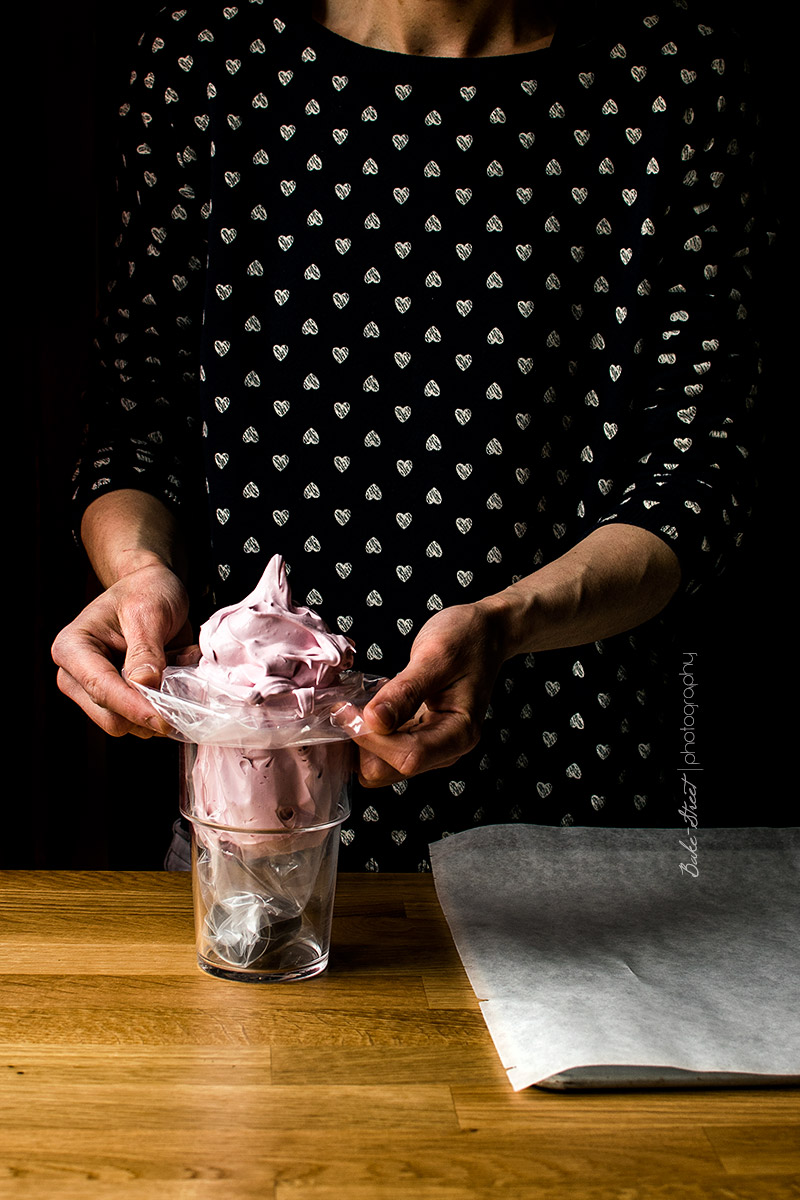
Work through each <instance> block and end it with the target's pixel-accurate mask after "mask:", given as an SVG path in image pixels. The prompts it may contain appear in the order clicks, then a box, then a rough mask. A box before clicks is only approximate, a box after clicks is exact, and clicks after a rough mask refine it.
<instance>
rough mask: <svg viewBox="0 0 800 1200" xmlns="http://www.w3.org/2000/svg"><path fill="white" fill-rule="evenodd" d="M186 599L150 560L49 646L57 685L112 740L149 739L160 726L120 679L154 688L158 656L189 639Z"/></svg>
mask: <svg viewBox="0 0 800 1200" xmlns="http://www.w3.org/2000/svg"><path fill="white" fill-rule="evenodd" d="M188 612H189V598H188V596H187V594H186V589H185V588H184V586H183V584H182V583H181V581H180V579H179V578H178V577H177V575H175V574H174V573H173V572H172V571H171V570H170V569H169V568H168V567H166V566H164V565H163V564H161V563H156V562H153V563H151V564H149V565H147V566H142V567H140V568H139V569H138V570H135V571H132V572H131V573H130V574H128V575H124V576H123V577H122V578H121V579H119V580H118V581H117V582H116V583H114V584H113V585H112V586H111V587H110V588H108V590H107V591H105V592H103V593H102V595H100V596H98V597H97V599H96V600H93V601H92V602H91V604H89V605H87V607H86V608H85V609H84V610H83V612H81V613H79V615H78V616H77V617H76V618H75V620H74V621H72V622H71V623H70V624H69V625H67V627H66V628H65V629H62V631H61V633H60V634H59V635H58V637H57V638H56V640H55V642H54V643H53V651H52V652H53V660H54V661H55V663H56V664H57V665H58V668H59V671H58V686H59V688H60V689H61V691H62V692H63V693H64V695H65V696H69V698H70V699H71V700H74V701H75V703H76V704H79V705H80V707H81V708H82V709H83V710H84V712H85V713H87V714H88V716H90V717H91V719H92V720H93V721H94V722H95V724H97V725H99V726H100V727H101V729H104V730H105V731H106V732H107V733H110V734H111V735H112V736H114V737H120V736H122V734H125V733H133V734H135V735H136V737H142V738H149V737H152V736H153V735H154V734H165V733H166V732H167V731H168V728H169V727H168V725H167V723H166V722H165V721H163V720H162V719H161V718H160V717H159V716H157V714H156V713H155V711H154V710H153V709H152V708H151V707H150V705H149V704H148V703H147V701H146V700H145V699H144V697H143V696H141V695H140V694H139V693H138V692H137V691H136V690H135V688H132V687H129V686H128V684H127V683H126V682H125V681H124V679H122V677H121V676H120V673H119V670H118V667H120V666H122V665H123V663H124V667H125V672H126V675H127V676H128V678H131V679H135V680H136V682H137V683H142V684H145V685H148V686H151V687H158V684H159V682H160V679H161V672H162V671H163V669H164V667H165V665H166V650H167V649H168V648H178V647H181V646H186V645H188V644H190V643H191V641H192V632H191V628H190V626H189V623H188V619H187V618H188Z"/></svg>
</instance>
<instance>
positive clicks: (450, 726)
mask: <svg viewBox="0 0 800 1200" xmlns="http://www.w3.org/2000/svg"><path fill="white" fill-rule="evenodd" d="M680 578H681V571H680V565H679V563H678V559H677V558H676V556H675V554H674V552H673V551H672V550H671V549H670V548H669V547H668V546H667V545H666V544H665V542H663V541H662V540H661V538H659V537H656V535H655V534H652V533H649V532H648V531H647V530H645V529H640V528H638V527H637V526H633V525H622V524H619V525H616V524H615V525H606V526H603V527H601V528H599V529H595V530H594V531H593V532H592V533H590V534H589V535H588V536H587V537H586V538H584V539H583V541H581V542H579V543H578V544H577V545H576V546H574V547H573V548H572V549H571V550H568V551H567V553H566V554H564V555H562V556H561V558H558V559H555V560H554V561H553V562H552V563H549V564H548V565H547V566H544V567H541V568H540V569H539V570H538V571H535V572H534V573H533V574H532V575H528V576H526V577H525V578H524V579H520V580H519V581H518V582H517V583H514V584H512V585H511V586H510V587H508V588H506V589H505V590H504V591H503V592H497V593H496V594H495V595H493V596H487V597H486V598H485V599H484V600H479V601H478V602H477V603H476V604H459V605H456V606H455V607H453V608H445V609H443V610H442V612H439V613H437V614H436V616H435V617H432V618H431V619H430V621H428V622H427V624H425V625H423V627H422V629H421V630H420V632H419V634H418V636H417V638H416V641H415V642H414V645H413V646H412V648H411V659H410V662H409V664H408V666H407V667H406V669H405V670H404V671H401V672H400V674H399V675H396V676H395V677H394V679H390V680H389V682H388V683H387V684H385V685H384V686H383V687H382V688H381V690H380V691H379V692H378V694H377V696H375V697H373V699H372V700H371V701H370V702H369V704H368V705H367V706H366V708H365V709H364V714H363V715H364V721H365V723H366V725H367V727H368V729H369V732H368V733H367V734H366V735H365V736H363V737H359V738H357V739H356V741H357V742H358V745H359V747H360V750H361V762H360V770H359V775H360V778H361V782H362V783H363V784H364V785H365V786H366V787H383V786H384V785H385V784H387V783H394V782H396V781H397V780H398V779H404V778H406V777H408V776H411V775H419V774H421V772H423V771H430V770H433V768H434V767H447V766H450V765H451V764H452V763H454V762H455V761H456V760H457V759H459V758H460V757H461V755H462V754H466V752H467V751H468V750H471V749H472V748H473V747H474V746H475V744H476V743H477V741H478V739H479V737H480V733H481V726H482V724H483V719H484V716H485V714H486V709H487V706H488V704H489V697H490V695H491V691H492V687H493V685H494V682H495V679H496V678H497V674H498V672H499V670H500V667H501V665H502V664H503V663H504V662H505V661H506V659H508V658H511V657H513V655H515V654H522V653H528V652H533V653H538V652H540V651H542V650H556V649H562V648H563V647H565V646H582V645H585V644H586V643H587V642H593V641H597V640H598V639H601V638H607V637H612V636H613V635H614V634H617V633H622V632H624V631H625V630H626V629H633V628H634V627H635V626H636V625H640V624H641V623H642V622H643V621H647V620H649V619H650V618H651V617H653V616H655V615H656V613H658V612H660V611H661V609H662V608H663V607H664V605H665V604H667V602H668V601H669V599H670V597H671V596H672V595H673V594H674V593H675V591H676V589H677V587H678V584H679V583H680Z"/></svg>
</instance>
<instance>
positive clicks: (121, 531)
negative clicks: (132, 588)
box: [81, 488, 186, 587]
mask: <svg viewBox="0 0 800 1200" xmlns="http://www.w3.org/2000/svg"><path fill="white" fill-rule="evenodd" d="M81 539H82V541H83V544H84V546H85V547H86V552H87V554H88V555H89V560H90V562H91V564H92V567H93V568H94V571H95V574H96V575H97V578H98V579H99V580H100V582H101V583H102V585H103V587H111V585H112V584H114V583H116V582H117V580H118V579H122V578H123V577H124V576H125V575H130V574H131V573H132V572H133V571H138V570H139V569H140V568H141V567H146V566H151V565H153V564H160V565H163V566H166V567H169V569H170V570H171V571H173V572H174V573H175V574H176V575H178V576H179V577H180V578H181V579H184V578H185V574H186V555H185V551H184V547H183V542H182V538H181V536H180V530H179V528H178V523H177V521H176V520H175V517H174V516H173V514H172V513H171V512H170V510H169V509H168V508H167V507H166V506H165V505H164V504H162V502H161V501H160V500H157V499H156V497H155V496H151V495H150V494H149V493H148V492H139V491H134V490H133V489H129V488H127V489H122V490H120V491H116V492H108V493H106V494H105V495H103V496H99V497H98V498H97V500H94V501H93V502H92V503H91V504H90V505H89V507H88V508H87V509H86V512H85V513H84V515H83V520H82V522H81Z"/></svg>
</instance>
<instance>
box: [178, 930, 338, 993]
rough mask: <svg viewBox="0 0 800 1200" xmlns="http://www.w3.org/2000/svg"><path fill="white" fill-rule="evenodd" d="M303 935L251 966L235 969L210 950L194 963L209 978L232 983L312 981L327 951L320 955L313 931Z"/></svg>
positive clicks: (322, 965)
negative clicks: (210, 976) (212, 977)
mask: <svg viewBox="0 0 800 1200" xmlns="http://www.w3.org/2000/svg"><path fill="white" fill-rule="evenodd" d="M304 933H305V936H300V937H297V938H294V939H293V940H292V941H290V942H289V943H288V944H286V945H284V946H283V947H282V948H281V949H275V950H274V951H272V952H271V953H269V954H265V955H263V956H262V957H261V958H260V959H257V960H256V961H255V962H254V963H253V964H252V965H251V966H247V967H237V966H235V965H234V964H232V963H230V962H226V961H225V960H224V959H223V958H220V957H219V956H218V955H216V954H215V953H214V951H213V950H210V949H209V948H206V951H205V953H199V954H198V955H197V962H198V965H199V966H200V968H201V969H202V970H203V971H205V972H206V973H207V974H208V975H214V976H215V977H216V978H217V979H229V980H233V982H235V983H290V982H292V981H294V980H298V979H312V978H313V977H314V976H315V975H321V974H322V972H323V971H324V970H325V968H326V967H327V965H328V952H327V950H325V951H324V952H323V950H322V948H321V946H320V944H319V942H318V940H317V938H316V937H315V936H314V934H313V931H311V930H307V931H304Z"/></svg>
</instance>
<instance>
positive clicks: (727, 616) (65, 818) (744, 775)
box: [0, 0, 797, 869]
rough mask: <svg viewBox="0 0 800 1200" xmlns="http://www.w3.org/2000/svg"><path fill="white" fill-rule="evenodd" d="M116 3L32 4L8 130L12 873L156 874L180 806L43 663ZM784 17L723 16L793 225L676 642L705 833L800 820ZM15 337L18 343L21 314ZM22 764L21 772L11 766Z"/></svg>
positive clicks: (104, 141) (85, 311)
mask: <svg viewBox="0 0 800 1200" xmlns="http://www.w3.org/2000/svg"><path fill="white" fill-rule="evenodd" d="M122 7H123V6H121V5H118V4H108V3H105V4H103V3H101V2H100V0H70V2H69V4H64V3H63V2H60V0H38V4H35V5H34V6H33V7H32V9H31V10H30V20H31V26H32V27H31V28H30V29H29V30H26V31H25V32H24V35H23V38H24V40H25V42H27V43H29V44H30V46H31V47H33V48H35V53H34V54H32V55H30V56H28V55H25V63H26V70H29V72H30V73H29V74H28V75H27V78H25V77H23V78H24V79H25V82H24V84H23V91H22V94H21V95H20V112H19V117H20V119H19V121H18V122H16V123H15V129H14V134H15V135H16V137H18V138H19V145H18V146H17V144H16V141H14V143H13V145H14V151H13V164H12V169H11V170H10V172H9V176H8V178H9V185H10V187H9V190H10V191H11V192H14V193H15V198H14V206H13V220H10V221H7V222H6V230H7V248H6V256H5V257H6V265H8V262H9V261H12V259H11V253H12V251H13V250H14V249H16V250H17V251H21V254H20V256H19V257H20V260H21V261H20V262H19V265H18V266H17V267H16V268H15V273H14V281H15V288H16V290H15V291H14V293H13V294H14V296H15V301H14V309H15V314H14V315H15V316H16V318H17V321H18V327H16V328H15V327H13V326H12V333H11V336H10V338H9V354H8V358H9V361H12V362H13V363H14V364H15V365H16V367H17V368H18V369H19V374H20V380H19V383H17V382H16V380H14V381H13V382H12V383H11V385H10V394H9V398H8V400H7V403H6V411H7V412H9V413H10V414H11V413H13V414H15V415H14V424H13V426H10V428H12V427H13V430H14V432H13V443H14V445H13V448H12V446H11V445H9V444H8V443H7V444H6V463H7V470H8V472H9V477H10V478H11V479H12V480H13V479H14V478H15V477H16V472H17V471H21V473H22V474H21V475H20V476H19V478H21V479H22V484H21V485H14V487H15V489H16V494H14V493H12V494H11V496H9V495H7V497H6V500H7V509H6V511H7V514H10V517H11V520H10V526H11V535H12V536H11V539H10V541H9V545H8V547H7V557H6V562H7V573H6V589H5V590H6V604H7V608H8V612H9V613H10V614H15V615H16V623H15V625H14V626H13V628H14V631H15V632H14V633H13V635H11V636H10V637H7V639H6V642H7V645H6V671H7V676H6V678H7V687H8V689H9V691H11V689H12V688H13V689H14V693H13V696H12V698H11V700H10V702H9V705H8V707H7V717H6V719H7V723H8V728H7V730H6V741H7V745H8V746H9V766H8V768H7V771H6V776H7V780H8V782H7V785H6V793H7V800H6V804H5V806H4V807H5V817H6V819H5V821H4V823H3V825H2V826H0V831H1V832H0V862H2V865H3V866H8V867H24V868H29V867H42V868H112V869H124V868H131V869H149V868H158V867H159V866H160V865H161V861H162V858H163V854H164V850H165V846H166V843H167V842H168V839H169V828H170V823H171V821H172V819H173V816H174V809H175V804H176V796H177V754H176V747H175V745H174V744H172V743H169V742H165V741H161V740H156V739H153V740H151V741H148V742H142V741H139V740H138V739H135V738H130V737H128V738H123V739H112V738H108V737H106V736H105V735H104V734H102V733H101V732H100V731H99V730H97V729H96V728H95V727H94V726H92V725H91V724H90V723H89V722H88V721H87V720H86V719H85V718H84V717H83V714H82V713H81V712H80V711H79V710H78V709H77V708H75V707H74V706H73V705H72V704H70V703H69V702H68V701H67V700H66V699H65V698H64V697H62V696H61V695H60V693H59V692H58V691H57V689H56V686H55V669H54V667H53V665H52V663H51V661H50V655H49V646H50V643H51V641H52V639H53V637H54V636H55V634H56V632H57V631H58V629H59V628H61V626H62V625H64V624H66V623H67V622H68V621H69V620H70V619H71V617H72V616H73V615H74V614H75V613H76V612H77V611H78V610H79V609H80V608H81V607H82V605H83V603H84V601H85V598H86V597H87V595H90V594H92V588H93V587H94V586H96V585H95V584H94V583H93V581H92V579H91V577H90V574H89V572H88V571H87V566H86V562H85V559H84V558H83V556H82V553H81V552H80V551H79V550H78V549H77V548H76V546H75V544H74V541H73V539H72V535H71V532H70V526H69V504H68V497H69V494H70V490H71V488H70V474H71V470H72V466H73V463H74V460H75V457H76V455H77V450H78V442H79V436H80V411H81V391H82V388H83V386H84V379H85V373H86V362H87V349H88V345H89V342H90V338H91V329H92V323H93V319H94V311H95V303H96V291H97V279H98V277H102V261H101V262H100V266H99V267H98V259H100V260H102V254H98V246H107V245H108V244H109V233H110V231H109V230H106V229H103V228H102V226H100V227H99V228H98V222H99V220H102V218H98V214H99V213H102V212H103V211H104V205H103V197H104V195H106V194H107V193H108V191H109V188H110V180H111V175H112V171H113V167H112V158H111V146H112V142H113V133H112V127H113V117H114V112H115V109H116V107H117V104H118V103H119V96H120V94H121V91H122V86H123V81H124V79H125V76H126V67H125V62H126V59H127V54H128V48H129V47H130V46H131V45H132V38H133V37H135V31H136V29H137V26H138V25H139V23H140V20H141V17H142V14H146V13H147V12H148V11H149V9H150V8H151V0H130V2H129V3H128V5H127V6H126V7H125V9H124V11H121V10H122ZM781 9H782V6H780V7H779V5H778V4H777V3H776V0H765V2H763V3H761V4H760V5H759V6H758V18H759V25H758V27H757V28H751V27H750V25H749V24H748V22H749V21H750V20H752V18H750V17H748V11H747V8H746V6H745V5H744V4H743V3H742V2H741V0H737V3H732V4H731V3H729V4H728V5H726V12H727V14H728V15H729V16H732V17H733V19H734V20H735V21H737V22H738V24H739V26H740V28H741V29H742V31H743V32H744V33H745V34H746V36H747V38H748V40H749V42H750V44H751V47H752V54H753V59H754V63H755V66H756V69H757V72H758V78H759V91H760V102H761V111H762V114H763V123H764V148H765V169H766V174H767V177H768V185H769V190H770V194H771V197H772V205H773V210H774V211H775V213H776V215H777V217H778V218H779V219H780V221H781V224H782V226H783V231H784V232H783V245H782V249H781V251H780V252H779V253H778V254H776V255H775V256H774V260H775V261H774V263H773V267H772V278H771V279H770V281H769V287H768V288H767V289H766V302H767V320H766V329H767V334H766V350H767V354H766V361H767V367H768V370H767V374H766V379H765V386H764V401H763V403H764V408H765V411H766V412H767V414H768V420H767V426H768V430H767V447H766V454H765V460H764V461H765V469H764V471H763V472H762V475H763V480H762V486H761V495H760V500H759V504H758V509H757V513H756V518H755V523H754V527H753V529H752V532H751V534H750V538H749V541H748V544H747V546H746V548H744V549H743V550H742V552H741V554H740V555H739V558H738V561H737V562H736V563H735V565H734V566H733V567H732V568H731V569H730V571H729V572H728V574H727V575H726V576H725V577H724V580H723V581H722V584H721V586H720V587H718V588H717V589H716V590H713V591H709V593H708V594H707V595H706V597H705V598H704V599H702V600H701V601H700V602H698V603H697V604H696V605H695V606H694V607H693V608H692V609H691V610H690V611H689V612H687V613H686V615H685V616H684V618H683V631H682V640H681V646H682V647H684V648H685V649H686V650H692V651H695V652H696V653H697V658H696V659H695V665H696V667H697V677H698V680H699V681H700V687H699V696H700V701H701V704H702V707H701V708H700V710H699V712H698V718H697V719H698V734H697V736H698V746H699V749H700V752H701V755H702V764H703V767H704V771H703V774H702V775H699V776H696V777H695V778H696V780H698V781H700V782H701V784H702V790H701V795H702V799H703V807H702V812H701V813H700V817H701V824H704V825H707V826H710V825H714V824H736V825H758V824H776V825H781V824H796V823H797V821H796V817H795V806H794V805H792V804H791V803H790V795H791V793H790V790H789V786H788V784H789V779H791V767H792V765H793V758H794V755H793V749H792V747H793V740H792V739H793V719H792V714H791V712H790V711H789V706H790V705H791V701H792V700H793V694H794V690H795V689H794V686H793V678H792V676H793V673H794V670H795V667H794V663H793V658H794V654H793V648H794V647H793V642H794V639H793V637H792V633H793V632H794V629H793V624H792V625H790V613H789V611H788V608H789V605H788V604H787V601H786V596H787V595H788V593H789V589H790V588H792V587H793V586H794V585H793V581H792V580H790V578H789V568H788V564H789V562H790V550H789V547H788V546H787V544H786V543H787V541H788V536H789V534H788V526H789V518H788V515H787V514H788V512H790V511H791V506H792V487H791V485H790V479H791V470H792V467H793V465H794V462H793V460H794V444H793V441H792V435H791V433H790V431H789V429H788V427H787V416H788V413H789V411H790V410H791V409H793V408H794V407H795V405H794V399H795V395H796V384H795V380H794V377H793V373H792V368H793V353H792V351H793V350H794V347H793V346H792V345H791V337H792V334H793V328H792V326H791V324H790V320H791V316H790V312H789V310H790V308H791V307H792V306H791V304H790V303H789V300H788V298H789V296H790V292H789V279H790V278H792V279H793V278H794V274H793V270H792V265H791V262H792V252H793V235H792V234H791V233H790V232H789V229H788V226H789V225H790V216H791V214H790V212H789V204H790V200H789V195H788V189H786V188H784V187H783V184H782V180H783V173H784V169H785V165H786V164H785V162H784V157H783V156H784V155H786V156H788V155H789V154H791V153H793V150H792V149H791V148H790V149H788V150H785V149H784V143H783V135H784V134H785V133H787V132H788V130H789V128H790V123H791V115H790V114H791V90H790V82H789V80H790V78H791V76H792V74H793V69H794V64H793V62H792V61H791V60H790V43H791V38H790V37H789V36H787V34H786V31H785V30H783V29H782V27H781V25H780V24H779V20H780V17H779V14H780V12H781ZM784 11H785V10H784ZM5 324H6V329H7V330H8V328H9V326H8V317H6V318H5ZM17 422H18V423H19V432H17ZM17 454H19V456H20V460H19V466H17V465H16V461H15V460H16V457H17ZM7 520H8V517H7ZM16 539H19V541H18V543H17V541H16ZM16 564H22V566H23V569H22V571H20V570H19V569H18V567H17V566H16ZM8 643H11V644H10V645H9V644H8ZM9 651H10V653H9ZM20 681H23V683H22V686H21V687H20ZM664 702H665V705H667V706H669V707H674V711H675V765H676V769H677V766H678V763H679V760H678V752H679V750H680V748H681V735H680V732H679V731H680V713H681V684H680V680H679V679H678V678H677V673H676V679H675V686H674V694H670V695H667V696H665V701H664ZM20 758H21V759H22V766H23V770H22V771H21V772H19V769H17V770H16V771H15V770H14V767H13V764H14V762H15V761H16V760H18V759H20ZM18 772H19V773H18ZM15 775H16V776H17V782H13V779H14V776H15ZM20 780H21V782H20ZM795 790H796V787H795ZM698 804H699V800H698ZM679 823H680V821H679V818H678V817H677V814H676V825H677V824H679Z"/></svg>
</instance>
